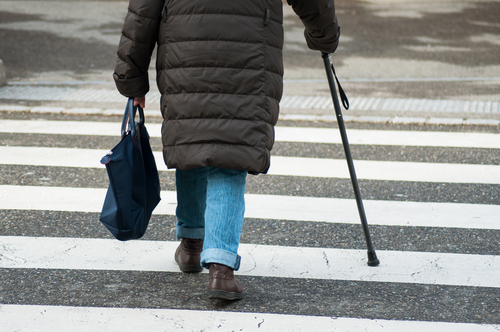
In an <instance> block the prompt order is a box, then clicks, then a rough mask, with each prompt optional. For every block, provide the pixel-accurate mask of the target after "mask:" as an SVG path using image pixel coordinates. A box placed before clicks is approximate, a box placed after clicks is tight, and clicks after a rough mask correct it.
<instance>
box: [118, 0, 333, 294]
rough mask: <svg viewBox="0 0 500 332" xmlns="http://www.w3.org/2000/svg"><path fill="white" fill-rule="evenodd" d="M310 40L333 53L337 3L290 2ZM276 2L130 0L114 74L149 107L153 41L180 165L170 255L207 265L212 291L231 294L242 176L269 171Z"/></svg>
mask: <svg viewBox="0 0 500 332" xmlns="http://www.w3.org/2000/svg"><path fill="white" fill-rule="evenodd" d="M288 4H289V5H291V6H292V8H293V10H294V11H295V12H296V13H297V15H299V17H300V19H301V20H302V22H303V23H304V25H305V27H306V29H305V39H306V41H307V45H308V46H309V47H310V48H311V49H313V50H319V51H321V52H327V53H332V52H334V51H335V49H336V48H337V44H338V38H339V28H338V25H337V19H336V16H335V9H334V4H333V0H288ZM282 9H283V8H282V2H281V1H280V0H130V3H129V10H128V14H127V16H126V18H125V23H124V25H123V30H122V37H121V40H120V45H119V47H118V61H117V63H116V67H115V72H114V79H115V82H116V86H117V88H118V90H119V91H120V93H121V94H123V95H124V96H126V97H133V98H134V100H135V104H136V105H137V104H140V105H141V106H142V107H144V106H145V95H146V94H147V92H148V91H149V77H148V68H149V64H150V61H151V55H152V52H153V50H154V48H155V46H156V47H157V55H156V70H157V77H156V79H157V85H158V88H159V91H160V93H161V113H162V116H163V126H162V143H163V156H164V160H165V163H166V165H167V167H168V168H175V169H176V187H177V202H178V205H177V210H176V216H177V238H178V239H179V240H181V242H180V245H179V247H178V248H177V251H176V252H175V255H174V257H175V261H176V262H177V263H178V265H179V267H180V270H181V271H182V272H201V271H202V270H203V268H208V269H209V283H208V297H209V298H212V299H224V300H236V299H240V298H242V297H243V289H242V287H241V285H240V284H239V283H238V281H236V280H235V278H234V274H233V271H236V270H238V268H239V266H240V256H239V255H238V246H239V240H240V234H241V229H242V226H243V216H244V211H245V201H244V192H245V183H246V176H247V174H248V173H251V174H259V173H266V172H267V171H268V169H269V165H270V151H271V148H272V147H273V143H274V126H275V124H276V122H277V120H278V113H279V101H280V99H281V96H282V90H283V59H282V49H283V25H282V22H283V11H282Z"/></svg>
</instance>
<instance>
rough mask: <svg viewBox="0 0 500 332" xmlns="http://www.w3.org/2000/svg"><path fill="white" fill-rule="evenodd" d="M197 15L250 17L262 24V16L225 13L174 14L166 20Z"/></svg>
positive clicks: (278, 22)
mask: <svg viewBox="0 0 500 332" xmlns="http://www.w3.org/2000/svg"><path fill="white" fill-rule="evenodd" d="M199 15H203V16H207V15H214V16H216V15H226V16H240V17H252V18H258V19H262V21H263V22H264V15H262V16H254V15H243V14H226V13H196V14H194V13H186V14H174V15H170V14H169V15H167V19H168V18H169V17H176V16H199ZM269 22H274V23H277V24H279V25H281V24H283V23H282V22H280V21H276V20H271V19H270V20H269Z"/></svg>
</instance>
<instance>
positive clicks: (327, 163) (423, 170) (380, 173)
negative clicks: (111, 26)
mask: <svg viewBox="0 0 500 332" xmlns="http://www.w3.org/2000/svg"><path fill="white" fill-rule="evenodd" d="M108 152H109V151H108V150H97V149H93V150H90V149H71V148H39V147H20V146H15V147H9V146H5V147H0V154H1V155H2V159H0V164H4V165H12V164H19V165H34V166H60V167H91V168H92V167H101V168H102V167H104V166H103V165H101V164H100V163H99V160H100V159H101V158H102V157H103V156H104V155H105V154H107V153H108ZM155 159H156V164H157V165H158V170H160V171H167V170H168V169H167V167H166V166H165V165H164V163H163V156H162V154H161V153H160V152H156V153H155ZM355 166H356V174H357V177H358V178H359V179H365V180H386V181H419V182H441V183H442V182H446V183H490V184H500V166H496V165H459V164H444V163H415V162H397V161H371V160H370V161H368V160H356V161H355ZM268 174H270V175H284V176H308V177H322V178H341V179H349V178H350V175H349V171H348V168H347V164H346V162H345V160H338V159H337V160H335V159H320V158H298V157H282V156H274V157H273V159H272V162H271V167H270V169H269V172H268Z"/></svg>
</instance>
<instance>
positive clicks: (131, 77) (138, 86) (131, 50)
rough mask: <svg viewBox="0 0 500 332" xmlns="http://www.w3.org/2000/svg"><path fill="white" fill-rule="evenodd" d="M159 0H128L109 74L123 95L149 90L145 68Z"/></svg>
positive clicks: (157, 20) (152, 43)
mask: <svg viewBox="0 0 500 332" xmlns="http://www.w3.org/2000/svg"><path fill="white" fill-rule="evenodd" d="M162 8H163V0H130V3H129V7H128V13H127V16H126V17H125V22H124V24H123V29H122V36H121V38H120V44H119V46H118V52H117V55H118V60H117V62H116V66H115V71H114V73H113V78H114V80H115V84H116V87H117V88H118V91H119V92H120V93H121V94H122V95H124V96H126V97H141V96H144V95H146V93H147V92H148V91H149V77H148V69H149V63H150V62H151V54H152V53H153V50H154V47H155V45H156V42H157V38H158V28H159V24H160V19H161V12H162Z"/></svg>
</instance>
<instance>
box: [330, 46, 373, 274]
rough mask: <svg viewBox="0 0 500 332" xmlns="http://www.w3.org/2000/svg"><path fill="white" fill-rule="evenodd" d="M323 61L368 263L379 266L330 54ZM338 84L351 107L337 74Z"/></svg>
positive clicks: (345, 101)
mask: <svg viewBox="0 0 500 332" xmlns="http://www.w3.org/2000/svg"><path fill="white" fill-rule="evenodd" d="M321 57H322V58H323V62H324V63H325V70H326V76H327V77H328V84H329V85H330V92H331V93H332V99H333V106H334V108H335V114H336V116H337V123H338V125H339V130H340V136H341V137H342V144H343V145H344V151H345V156H346V159H347V166H348V167H349V174H350V175H351V182H352V186H353V188H354V196H356V204H357V205H358V212H359V217H360V219H361V226H362V227H363V232H364V234H365V239H366V247H367V248H368V265H369V266H377V265H379V263H380V261H379V260H378V258H377V255H376V254H375V250H374V249H373V244H372V240H371V237H370V232H369V231H368V222H367V221H366V215H365V209H364V207H363V201H362V200H361V193H360V191H359V185H358V179H357V177H356V171H355V170H354V163H353V161H352V155H351V149H350V148H349V141H348V140H347V133H346V130H345V125H344V119H343V118H342V112H341V111H340V103H339V98H338V96H337V90H336V89H335V82H334V80H333V75H334V74H335V69H334V68H333V64H332V62H331V61H330V54H328V53H321ZM335 79H336V80H337V84H338V85H339V93H340V96H341V98H342V104H343V105H344V107H345V109H348V108H349V101H348V100H347V97H346V95H345V93H344V90H343V89H342V87H341V86H340V84H339V81H338V79H337V75H335Z"/></svg>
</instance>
